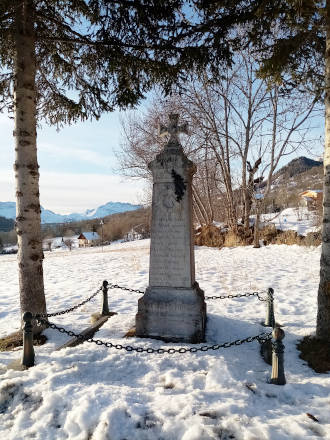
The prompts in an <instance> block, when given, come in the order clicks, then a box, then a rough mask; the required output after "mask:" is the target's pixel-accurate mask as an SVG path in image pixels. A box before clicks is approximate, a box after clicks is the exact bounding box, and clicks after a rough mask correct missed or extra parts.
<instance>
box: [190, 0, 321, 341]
mask: <svg viewBox="0 0 330 440" xmlns="http://www.w3.org/2000/svg"><path fill="white" fill-rule="evenodd" d="M198 3H199V7H200V8H202V10H203V14H204V20H205V23H208V26H209V29H210V32H211V33H213V34H215V33H216V29H217V26H218V25H219V23H220V21H221V19H222V12H221V10H222V9H221V8H222V6H223V4H224V1H212V2H206V1H203V0H201V1H200V2H198ZM238 11H241V12H238ZM232 20H233V22H235V23H236V24H237V23H240V25H241V26H242V27H243V31H242V30H241V35H242V36H243V40H244V41H245V44H253V45H254V47H255V50H256V52H258V53H259V61H260V63H261V65H260V69H259V74H260V75H261V76H264V77H269V78H272V80H273V81H275V82H277V83H278V84H280V85H281V92H282V93H287V92H290V89H291V88H301V89H302V90H305V91H307V92H311V93H313V94H314V96H315V99H316V100H320V99H324V103H325V149H324V192H323V230H322V252H321V262H320V284H319V290H318V313H317V325H316V335H317V337H318V338H320V339H323V340H326V341H330V94H329V90H330V1H329V0H326V1H324V0H323V1H319V0H250V1H246V2H245V1H238V2H236V10H235V11H234V14H233V17H232Z"/></svg>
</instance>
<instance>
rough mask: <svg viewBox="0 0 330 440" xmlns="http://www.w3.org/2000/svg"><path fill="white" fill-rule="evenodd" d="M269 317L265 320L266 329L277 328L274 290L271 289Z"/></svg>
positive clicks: (269, 290)
mask: <svg viewBox="0 0 330 440" xmlns="http://www.w3.org/2000/svg"><path fill="white" fill-rule="evenodd" d="M267 295H268V299H267V315H266V320H265V327H273V328H274V327H275V316H274V289H272V288H271V287H270V288H269V289H268V292H267Z"/></svg>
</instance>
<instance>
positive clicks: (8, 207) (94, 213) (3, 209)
mask: <svg viewBox="0 0 330 440" xmlns="http://www.w3.org/2000/svg"><path fill="white" fill-rule="evenodd" d="M139 208H141V206H140V205H132V204H131V203H121V202H108V203H106V204H105V205H102V206H99V207H98V208H95V209H86V211H85V212H83V213H77V212H74V213H72V214H64V215H62V214H56V213H55V212H53V211H50V210H49V209H44V208H43V207H41V223H64V222H70V221H80V220H90V219H93V218H103V217H106V216H107V215H112V214H118V213H120V212H126V211H134V210H135V209H139ZM0 217H5V218H6V219H12V220H14V219H15V218H16V203H15V202H0Z"/></svg>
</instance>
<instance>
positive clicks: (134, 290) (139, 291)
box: [108, 283, 145, 294]
mask: <svg viewBox="0 0 330 440" xmlns="http://www.w3.org/2000/svg"><path fill="white" fill-rule="evenodd" d="M108 289H121V290H126V291H127V292H136V293H142V294H144V293H145V292H144V291H143V290H138V289H130V288H129V287H122V286H118V284H111V283H109V284H108Z"/></svg>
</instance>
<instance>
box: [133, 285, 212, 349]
mask: <svg viewBox="0 0 330 440" xmlns="http://www.w3.org/2000/svg"><path fill="white" fill-rule="evenodd" d="M205 325H206V304H205V300H204V292H203V290H201V289H200V288H199V286H198V283H194V286H193V287H192V288H190V289H189V288H174V287H148V288H147V290H146V293H145V294H144V296H143V297H142V298H140V299H139V303H138V313H137V314H136V336H139V337H142V338H154V339H162V340H163V341H168V342H189V343H193V344H196V343H199V342H203V341H204V340H205Z"/></svg>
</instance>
